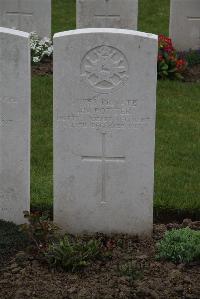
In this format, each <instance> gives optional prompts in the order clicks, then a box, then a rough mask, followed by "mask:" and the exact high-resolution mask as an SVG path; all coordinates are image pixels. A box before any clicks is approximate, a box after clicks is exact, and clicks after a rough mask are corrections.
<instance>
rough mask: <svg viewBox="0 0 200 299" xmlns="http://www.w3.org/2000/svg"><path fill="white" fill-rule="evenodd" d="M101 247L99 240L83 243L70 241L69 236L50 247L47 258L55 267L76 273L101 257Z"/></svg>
mask: <svg viewBox="0 0 200 299" xmlns="http://www.w3.org/2000/svg"><path fill="white" fill-rule="evenodd" d="M100 245H101V243H100V242H99V241H97V240H90V241H85V242H83V241H80V240H70V239H69V237H68V236H64V237H63V238H61V239H60V240H59V242H58V243H55V244H52V245H50V246H49V249H48V252H47V253H46V258H47V260H48V262H49V264H50V265H51V266H53V267H58V268H62V269H64V270H65V271H72V272H75V271H78V270H80V269H81V268H84V267H86V266H88V265H89V264H90V262H91V261H92V260H94V259H95V258H97V257H98V256H100V254H101V246H100Z"/></svg>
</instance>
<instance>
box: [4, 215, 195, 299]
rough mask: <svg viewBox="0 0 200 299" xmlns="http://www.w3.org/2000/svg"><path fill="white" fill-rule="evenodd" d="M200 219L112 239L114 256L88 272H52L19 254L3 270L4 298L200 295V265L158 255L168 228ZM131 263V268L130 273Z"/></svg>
mask: <svg viewBox="0 0 200 299" xmlns="http://www.w3.org/2000/svg"><path fill="white" fill-rule="evenodd" d="M185 226H190V227H192V228H193V229H198V230H200V221H199V222H198V221H196V222H191V221H190V220H187V219H186V220H184V222H183V223H182V224H181V225H180V224H168V225H163V224H161V225H155V226H154V234H153V238H146V239H143V240H138V239H137V238H133V237H130V236H126V235H117V236H113V237H112V241H113V244H115V246H114V249H113V254H112V258H111V259H106V260H99V261H96V262H95V263H94V264H93V265H92V266H90V267H88V268H87V269H86V270H85V271H84V272H79V273H64V272H60V271H55V272H53V271H51V270H50V269H48V267H47V266H46V265H44V264H42V263H41V262H39V261H37V260H35V259H33V258H31V257H29V256H28V255H26V254H25V253H23V252H19V253H18V254H17V255H16V256H15V257H14V258H13V259H12V260H10V261H9V262H8V263H7V265H6V266H5V267H4V268H3V269H1V271H0V298H2V299H7V298H10V299H24V298H35V299H36V298H38V299H45V298H48V299H49V298H52V299H57V298H58V299H64V298H65V299H68V298H97V299H99V298H102V299H104V298H117V299H119V298H158V299H159V298H163V299H168V298H188V299H191V298H193V299H194V298H196V299H199V298H200V263H199V264H198V263H196V264H195V263H193V264H190V265H185V264H179V265H176V264H174V263H171V262H160V261H157V260H156V259H155V252H156V246H155V244H156V242H157V241H158V240H159V239H160V238H162V236H163V234H164V232H165V231H166V230H167V229H171V228H179V227H185ZM126 265H132V266H131V267H129V271H125V270H124V269H127V267H126Z"/></svg>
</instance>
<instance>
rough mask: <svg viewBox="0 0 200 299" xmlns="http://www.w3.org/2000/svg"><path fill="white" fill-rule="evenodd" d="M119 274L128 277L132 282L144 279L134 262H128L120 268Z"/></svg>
mask: <svg viewBox="0 0 200 299" xmlns="http://www.w3.org/2000/svg"><path fill="white" fill-rule="evenodd" d="M118 272H119V273H120V275H121V276H126V277H128V278H129V279H130V280H131V281H134V280H136V279H140V278H141V277H142V272H141V271H140V269H139V268H138V266H137V265H136V263H135V262H134V261H130V262H127V263H125V264H123V265H119V266H118Z"/></svg>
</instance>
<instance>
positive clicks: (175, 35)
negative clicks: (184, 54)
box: [169, 0, 200, 51]
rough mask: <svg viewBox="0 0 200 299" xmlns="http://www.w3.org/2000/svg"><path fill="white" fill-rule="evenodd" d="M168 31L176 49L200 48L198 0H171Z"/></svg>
mask: <svg viewBox="0 0 200 299" xmlns="http://www.w3.org/2000/svg"><path fill="white" fill-rule="evenodd" d="M169 31H170V33H169V34H170V37H171V38H172V40H173V43H174V46H175V48H176V49H177V50H179V51H183V50H189V49H194V50H198V49H200V0H171V12H170V29H169Z"/></svg>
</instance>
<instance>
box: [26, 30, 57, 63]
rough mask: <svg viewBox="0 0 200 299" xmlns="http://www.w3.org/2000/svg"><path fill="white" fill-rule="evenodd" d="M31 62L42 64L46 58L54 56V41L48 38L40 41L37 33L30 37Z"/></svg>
mask: <svg viewBox="0 0 200 299" xmlns="http://www.w3.org/2000/svg"><path fill="white" fill-rule="evenodd" d="M30 47H31V61H32V63H33V64H36V63H38V62H41V61H42V60H43V59H44V58H46V57H50V56H51V55H52V54H53V45H52V41H51V39H50V38H48V37H44V38H43V39H40V38H39V36H38V35H37V33H36V32H31V35H30Z"/></svg>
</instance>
